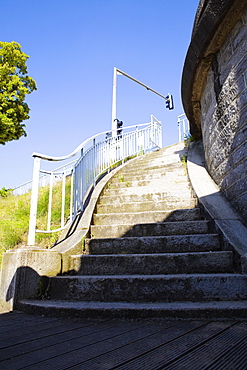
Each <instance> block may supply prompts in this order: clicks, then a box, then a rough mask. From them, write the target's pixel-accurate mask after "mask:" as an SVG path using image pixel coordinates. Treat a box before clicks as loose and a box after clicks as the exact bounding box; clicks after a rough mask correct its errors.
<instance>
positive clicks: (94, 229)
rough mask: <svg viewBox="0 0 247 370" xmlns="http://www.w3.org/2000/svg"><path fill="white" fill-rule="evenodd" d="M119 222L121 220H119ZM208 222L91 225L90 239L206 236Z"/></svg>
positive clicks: (208, 228)
mask: <svg viewBox="0 0 247 370" xmlns="http://www.w3.org/2000/svg"><path fill="white" fill-rule="evenodd" d="M119 221H121V219H120V220H119ZM209 231H210V221H207V220H201V221H173V222H157V223H149V224H144V223H143V224H133V225H129V224H127V225H91V238H121V237H137V236H162V235H191V234H207V233H209Z"/></svg>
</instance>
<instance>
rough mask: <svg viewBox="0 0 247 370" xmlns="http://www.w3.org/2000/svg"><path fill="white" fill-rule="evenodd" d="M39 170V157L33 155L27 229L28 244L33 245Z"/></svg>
mask: <svg viewBox="0 0 247 370" xmlns="http://www.w3.org/2000/svg"><path fill="white" fill-rule="evenodd" d="M39 170H40V158H38V157H34V165H33V184H32V196H31V208H30V219H29V231H28V245H30V246H31V245H35V230H36V217H37V206H38V192H39Z"/></svg>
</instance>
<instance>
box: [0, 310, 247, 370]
mask: <svg viewBox="0 0 247 370" xmlns="http://www.w3.org/2000/svg"><path fill="white" fill-rule="evenodd" d="M0 333H1V334H0V369H1V370H7V369H11V370H17V369H35V370H39V369H45V370H49V369H53V370H63V369H82V370H84V369H90V370H96V369H99V370H102V369H107V370H108V369H125V370H127V369H131V370H138V369H141V370H145V369H146V370H153V369H176V370H177V369H186V370H187V369H190V370H193V369H195V370H198V369H200V370H201V369H222V370H223V369H224V370H226V369H234V370H238V369H247V321H243V320H239V321H238V320H166V319H163V320H161V319H153V320H150V319H145V320H144V319H142V320H120V319H114V320H112V319H111V320H93V319H61V318H50V317H42V316H33V315H27V314H25V313H23V312H20V311H14V312H1V314H0Z"/></svg>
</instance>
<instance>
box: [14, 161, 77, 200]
mask: <svg viewBox="0 0 247 370" xmlns="http://www.w3.org/2000/svg"><path fill="white" fill-rule="evenodd" d="M75 162H76V160H74V161H72V162H70V163H67V164H66V165H63V166H60V167H58V168H56V169H55V170H52V171H40V175H39V188H42V187H45V186H48V185H50V176H51V174H53V179H54V183H55V182H57V181H59V180H61V178H62V174H61V172H63V171H65V172H66V171H69V169H70V168H71V166H72V165H73V164H75ZM32 184H33V180H30V181H27V182H25V183H23V184H21V185H19V186H17V187H15V188H14V189H13V190H12V194H13V195H15V196H18V195H22V194H26V193H28V192H29V191H30V190H32Z"/></svg>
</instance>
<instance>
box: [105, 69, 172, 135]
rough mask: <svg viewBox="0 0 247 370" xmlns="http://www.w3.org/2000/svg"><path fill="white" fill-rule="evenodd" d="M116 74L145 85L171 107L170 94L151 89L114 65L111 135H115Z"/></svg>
mask: <svg viewBox="0 0 247 370" xmlns="http://www.w3.org/2000/svg"><path fill="white" fill-rule="evenodd" d="M117 75H123V76H125V77H128V78H129V79H130V80H132V81H134V82H136V83H138V84H139V85H141V86H143V87H145V88H146V89H147V90H150V91H152V92H153V93H155V94H157V95H159V96H160V97H161V98H163V99H165V100H166V107H167V108H169V109H173V108H174V107H173V99H172V95H171V94H168V95H167V96H164V95H161V94H160V93H158V92H157V91H155V90H153V89H151V87H149V86H147V85H145V84H144V83H142V82H140V81H138V80H137V79H136V78H134V77H131V76H130V75H128V74H127V73H125V72H123V71H120V69H118V68H116V67H114V73H113V93H112V136H117Z"/></svg>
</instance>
